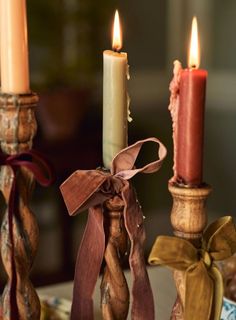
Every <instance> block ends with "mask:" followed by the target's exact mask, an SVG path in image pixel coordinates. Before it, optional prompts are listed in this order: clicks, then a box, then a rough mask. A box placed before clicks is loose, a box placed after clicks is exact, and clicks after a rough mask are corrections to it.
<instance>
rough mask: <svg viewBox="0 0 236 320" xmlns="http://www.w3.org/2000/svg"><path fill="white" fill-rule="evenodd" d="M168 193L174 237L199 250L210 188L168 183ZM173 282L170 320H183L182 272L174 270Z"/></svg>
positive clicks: (183, 291)
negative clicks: (174, 285)
mask: <svg viewBox="0 0 236 320" xmlns="http://www.w3.org/2000/svg"><path fill="white" fill-rule="evenodd" d="M169 191H170V193H171V195H172V197H173V207H172V211H171V224H172V226H173V228H174V235H175V236H177V237H180V238H183V239H186V240H188V241H190V242H191V243H192V244H193V245H194V246H195V247H196V248H200V246H201V240H202V234H203V231H204V229H205V227H206V225H207V213H206V200H207V197H208V196H209V194H210V192H211V188H210V187H209V186H208V185H205V186H202V187H200V188H188V187H182V186H179V185H177V184H172V183H169ZM174 281H175V284H176V289H177V294H178V296H177V300H176V303H175V305H174V308H173V311H172V320H184V318H183V310H184V301H185V285H184V272H183V271H179V270H176V269H175V270H174ZM196 303H197V301H196Z"/></svg>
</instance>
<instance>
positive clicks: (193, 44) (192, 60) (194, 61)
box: [188, 17, 200, 69]
mask: <svg viewBox="0 0 236 320" xmlns="http://www.w3.org/2000/svg"><path fill="white" fill-rule="evenodd" d="M199 47H200V46H199V39H198V27H197V18H196V17H193V20H192V32H191V40H190V49H189V61H188V66H189V68H194V69H197V68H199V65H200V48H199Z"/></svg>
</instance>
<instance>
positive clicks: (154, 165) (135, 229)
mask: <svg viewBox="0 0 236 320" xmlns="http://www.w3.org/2000/svg"><path fill="white" fill-rule="evenodd" d="M146 142H154V143H155V144H156V145H157V146H158V148H157V150H158V152H157V155H158V157H157V160H155V161H154V162H151V163H148V164H147V165H145V166H144V167H142V168H135V167H134V165H135V162H136V159H137V157H138V155H139V153H140V150H141V148H142V146H143V145H144V144H145V143H146ZM165 156H166V148H165V147H164V145H163V144H162V143H161V142H160V141H159V140H157V139H156V138H149V139H146V140H142V141H138V142H136V143H135V144H133V145H131V146H129V147H127V148H125V149H123V150H122V151H120V152H119V153H118V154H117V155H116V157H115V158H114V159H113V161H112V167H111V173H110V172H104V171H99V170H78V171H76V172H74V173H73V174H72V175H71V176H70V177H69V178H68V179H67V180H66V181H65V182H64V183H63V184H62V185H61V187H60V189H61V192H62V195H63V198H64V201H65V204H66V206H67V209H68V212H69V214H70V215H74V214H75V213H76V211H79V212H80V211H83V210H85V209H88V208H89V214H88V221H87V226H86V229H85V232H84V235H83V239H82V242H81V245H80V249H79V253H78V257H77V262H76V268H75V279H74V292H73V303H72V310H71V320H92V319H93V300H92V296H93V292H94V288H95V284H96V281H97V278H98V276H99V272H100V268H101V264H102V261H103V256H104V251H105V245H106V239H105V232H104V226H103V223H104V217H103V204H104V202H105V201H106V200H108V199H111V198H113V197H114V196H115V195H118V196H119V197H120V198H121V199H122V200H123V202H124V210H123V216H124V221H125V227H126V230H127V233H128V236H129V239H130V243H131V249H130V255H129V265H130V269H131V274H132V279H133V286H132V297H133V299H132V310H131V317H132V319H133V320H154V318H155V315H154V301H153V295H152V290H151V287H150V282H149V279H148V275H147V271H146V267H145V261H144V252H143V244H144V240H145V230H144V227H143V214H142V210H141V207H140V206H139V203H138V200H137V197H136V194H135V191H134V189H133V188H132V185H131V184H130V183H129V181H128V180H129V179H131V178H132V177H133V176H135V175H136V174H137V173H140V172H142V173H153V172H155V171H158V170H159V169H160V167H161V165H162V162H163V160H164V158H165Z"/></svg>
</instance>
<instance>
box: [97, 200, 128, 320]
mask: <svg viewBox="0 0 236 320" xmlns="http://www.w3.org/2000/svg"><path fill="white" fill-rule="evenodd" d="M123 209H124V202H123V200H122V199H121V198H119V197H118V196H115V197H114V198H112V199H110V200H108V201H107V202H106V203H105V206H104V211H105V212H104V217H105V223H104V225H105V233H106V235H107V244H106V250H105V255H104V257H105V262H106V266H105V270H104V275H103V279H102V283H101V307H102V316H103V319H104V320H111V319H112V320H125V319H127V315H128V311H129V289H128V285H127V282H126V279H125V276H124V272H123V270H122V266H121V263H122V259H123V258H124V256H125V255H126V254H127V246H128V236H127V232H126V230H125V226H124V218H123Z"/></svg>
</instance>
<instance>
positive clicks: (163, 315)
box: [37, 267, 176, 320]
mask: <svg viewBox="0 0 236 320" xmlns="http://www.w3.org/2000/svg"><path fill="white" fill-rule="evenodd" d="M148 274H149V277H150V281H151V284H152V289H153V293H154V300H155V309H156V317H155V318H156V319H157V318H158V319H161V320H169V319H170V314H171V309H172V306H173V304H174V301H175V298H176V290H175V286H174V282H173V279H172V274H171V271H170V270H169V269H167V268H163V267H151V268H148ZM125 275H126V279H127V282H128V284H129V287H130V285H131V276H130V272H125ZM99 286H100V281H99V280H98V282H97V285H96V289H95V293H94V306H95V307H94V314H95V320H99V319H102V318H101V315H100V307H99V306H100V292H99ZM72 290H73V283H72V282H65V283H60V284H56V285H52V286H48V287H41V288H39V289H38V290H37V291H38V293H39V294H40V295H47V296H54V297H58V298H64V299H68V300H71V298H72ZM128 319H130V316H129V317H128Z"/></svg>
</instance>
